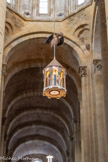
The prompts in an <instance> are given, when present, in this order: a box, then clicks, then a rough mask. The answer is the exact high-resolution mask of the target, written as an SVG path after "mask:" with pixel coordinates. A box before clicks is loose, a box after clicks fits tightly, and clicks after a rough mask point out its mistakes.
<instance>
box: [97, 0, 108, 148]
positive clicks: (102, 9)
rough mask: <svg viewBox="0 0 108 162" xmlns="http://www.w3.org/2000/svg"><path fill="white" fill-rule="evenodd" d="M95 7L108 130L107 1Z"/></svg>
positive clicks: (104, 0) (98, 3) (98, 2)
mask: <svg viewBox="0 0 108 162" xmlns="http://www.w3.org/2000/svg"><path fill="white" fill-rule="evenodd" d="M97 5H98V7H99V16H100V33H101V51H102V65H103V69H102V71H103V84H104V103H105V119H106V126H107V130H108V1H107V0H103V1H97ZM107 145H108V131H107Z"/></svg>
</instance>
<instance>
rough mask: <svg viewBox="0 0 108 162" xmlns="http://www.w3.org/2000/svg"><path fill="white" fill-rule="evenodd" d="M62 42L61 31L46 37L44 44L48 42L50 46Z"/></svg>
mask: <svg viewBox="0 0 108 162" xmlns="http://www.w3.org/2000/svg"><path fill="white" fill-rule="evenodd" d="M63 43H64V36H63V33H62V32H60V33H57V34H52V35H50V36H49V37H48V38H47V39H46V44H50V45H51V48H52V47H53V46H54V45H57V46H60V45H62V44H63Z"/></svg>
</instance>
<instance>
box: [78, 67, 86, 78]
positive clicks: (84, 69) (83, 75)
mask: <svg viewBox="0 0 108 162" xmlns="http://www.w3.org/2000/svg"><path fill="white" fill-rule="evenodd" d="M79 74H80V76H81V77H86V76H87V66H80V67H79Z"/></svg>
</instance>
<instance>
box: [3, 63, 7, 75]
mask: <svg viewBox="0 0 108 162" xmlns="http://www.w3.org/2000/svg"><path fill="white" fill-rule="evenodd" d="M6 74H7V65H6V64H3V65H2V75H3V76H5V75H6Z"/></svg>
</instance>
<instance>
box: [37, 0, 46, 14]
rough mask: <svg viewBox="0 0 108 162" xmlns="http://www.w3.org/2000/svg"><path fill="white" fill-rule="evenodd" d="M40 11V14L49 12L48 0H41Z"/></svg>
mask: <svg viewBox="0 0 108 162" xmlns="http://www.w3.org/2000/svg"><path fill="white" fill-rule="evenodd" d="M39 13H40V14H48V0H40V2H39Z"/></svg>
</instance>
